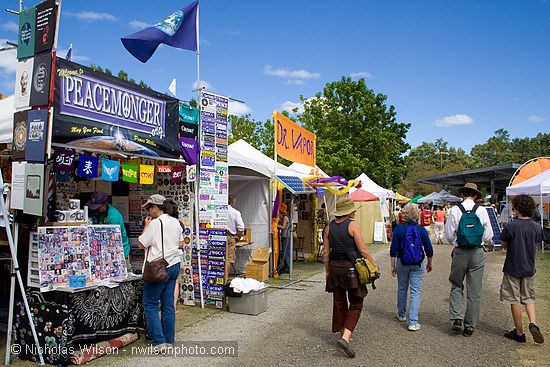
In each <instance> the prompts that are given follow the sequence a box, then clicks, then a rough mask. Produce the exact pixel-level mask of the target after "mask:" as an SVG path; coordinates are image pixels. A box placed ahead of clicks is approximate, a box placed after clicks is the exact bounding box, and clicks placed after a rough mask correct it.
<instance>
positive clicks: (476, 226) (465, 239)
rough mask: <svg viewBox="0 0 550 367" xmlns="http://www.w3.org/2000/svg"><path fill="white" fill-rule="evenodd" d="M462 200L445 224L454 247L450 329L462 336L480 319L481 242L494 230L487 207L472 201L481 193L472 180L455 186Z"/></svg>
mask: <svg viewBox="0 0 550 367" xmlns="http://www.w3.org/2000/svg"><path fill="white" fill-rule="evenodd" d="M458 193H459V194H460V195H461V196H462V198H463V199H464V201H463V202H462V203H461V204H458V205H455V206H453V207H452V208H451V210H450V212H449V216H448V217H447V222H446V223H445V236H446V237H447V241H449V243H451V244H452V245H453V246H454V249H453V252H452V255H451V256H452V262H451V274H450V275H449V282H450V283H451V294H450V297H449V317H450V319H451V321H452V330H453V331H454V332H457V333H459V332H462V335H464V336H472V334H473V333H474V329H475V327H476V325H477V320H478V318H479V308H480V304H481V288H482V283H483V270H484V269H485V254H484V252H483V247H482V245H483V243H485V242H489V241H490V240H491V239H492V238H493V229H492V228H491V223H490V222H489V215H488V214H487V210H486V209H485V208H484V207H482V206H478V205H476V204H475V203H474V200H477V199H479V198H481V192H479V190H478V189H477V185H476V184H475V183H467V184H465V185H464V186H463V187H461V188H459V189H458ZM464 279H466V289H467V292H468V298H467V303H466V311H465V312H464V310H463V307H462V304H463V302H464Z"/></svg>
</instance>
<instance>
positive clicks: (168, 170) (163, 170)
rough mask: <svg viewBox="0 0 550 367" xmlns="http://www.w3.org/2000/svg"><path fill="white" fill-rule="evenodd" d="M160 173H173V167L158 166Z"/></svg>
mask: <svg viewBox="0 0 550 367" xmlns="http://www.w3.org/2000/svg"><path fill="white" fill-rule="evenodd" d="M157 172H158V173H171V172H172V167H170V166H157Z"/></svg>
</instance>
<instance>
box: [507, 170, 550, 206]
mask: <svg viewBox="0 0 550 367" xmlns="http://www.w3.org/2000/svg"><path fill="white" fill-rule="evenodd" d="M506 195H507V196H516V195H529V196H532V197H533V199H535V201H537V202H538V203H549V202H550V169H547V170H546V171H544V172H541V173H539V174H538V175H536V176H535V177H531V178H530V179H528V180H525V181H523V182H520V183H518V184H516V185H513V186H508V187H507V188H506Z"/></svg>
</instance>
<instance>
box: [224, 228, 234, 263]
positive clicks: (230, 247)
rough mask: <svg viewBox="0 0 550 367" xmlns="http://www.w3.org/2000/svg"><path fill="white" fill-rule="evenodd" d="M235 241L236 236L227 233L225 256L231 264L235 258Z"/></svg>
mask: <svg viewBox="0 0 550 367" xmlns="http://www.w3.org/2000/svg"><path fill="white" fill-rule="evenodd" d="M236 243H237V237H236V236H232V235H227V248H226V250H225V251H226V257H227V262H228V263H230V264H233V263H234V262H235V258H236V252H237V250H236V248H235V244H236Z"/></svg>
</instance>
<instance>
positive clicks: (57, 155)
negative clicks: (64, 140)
mask: <svg viewBox="0 0 550 367" xmlns="http://www.w3.org/2000/svg"><path fill="white" fill-rule="evenodd" d="M53 169H54V171H55V172H73V171H74V150H72V149H67V148H61V147H55V149H54V154H53Z"/></svg>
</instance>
